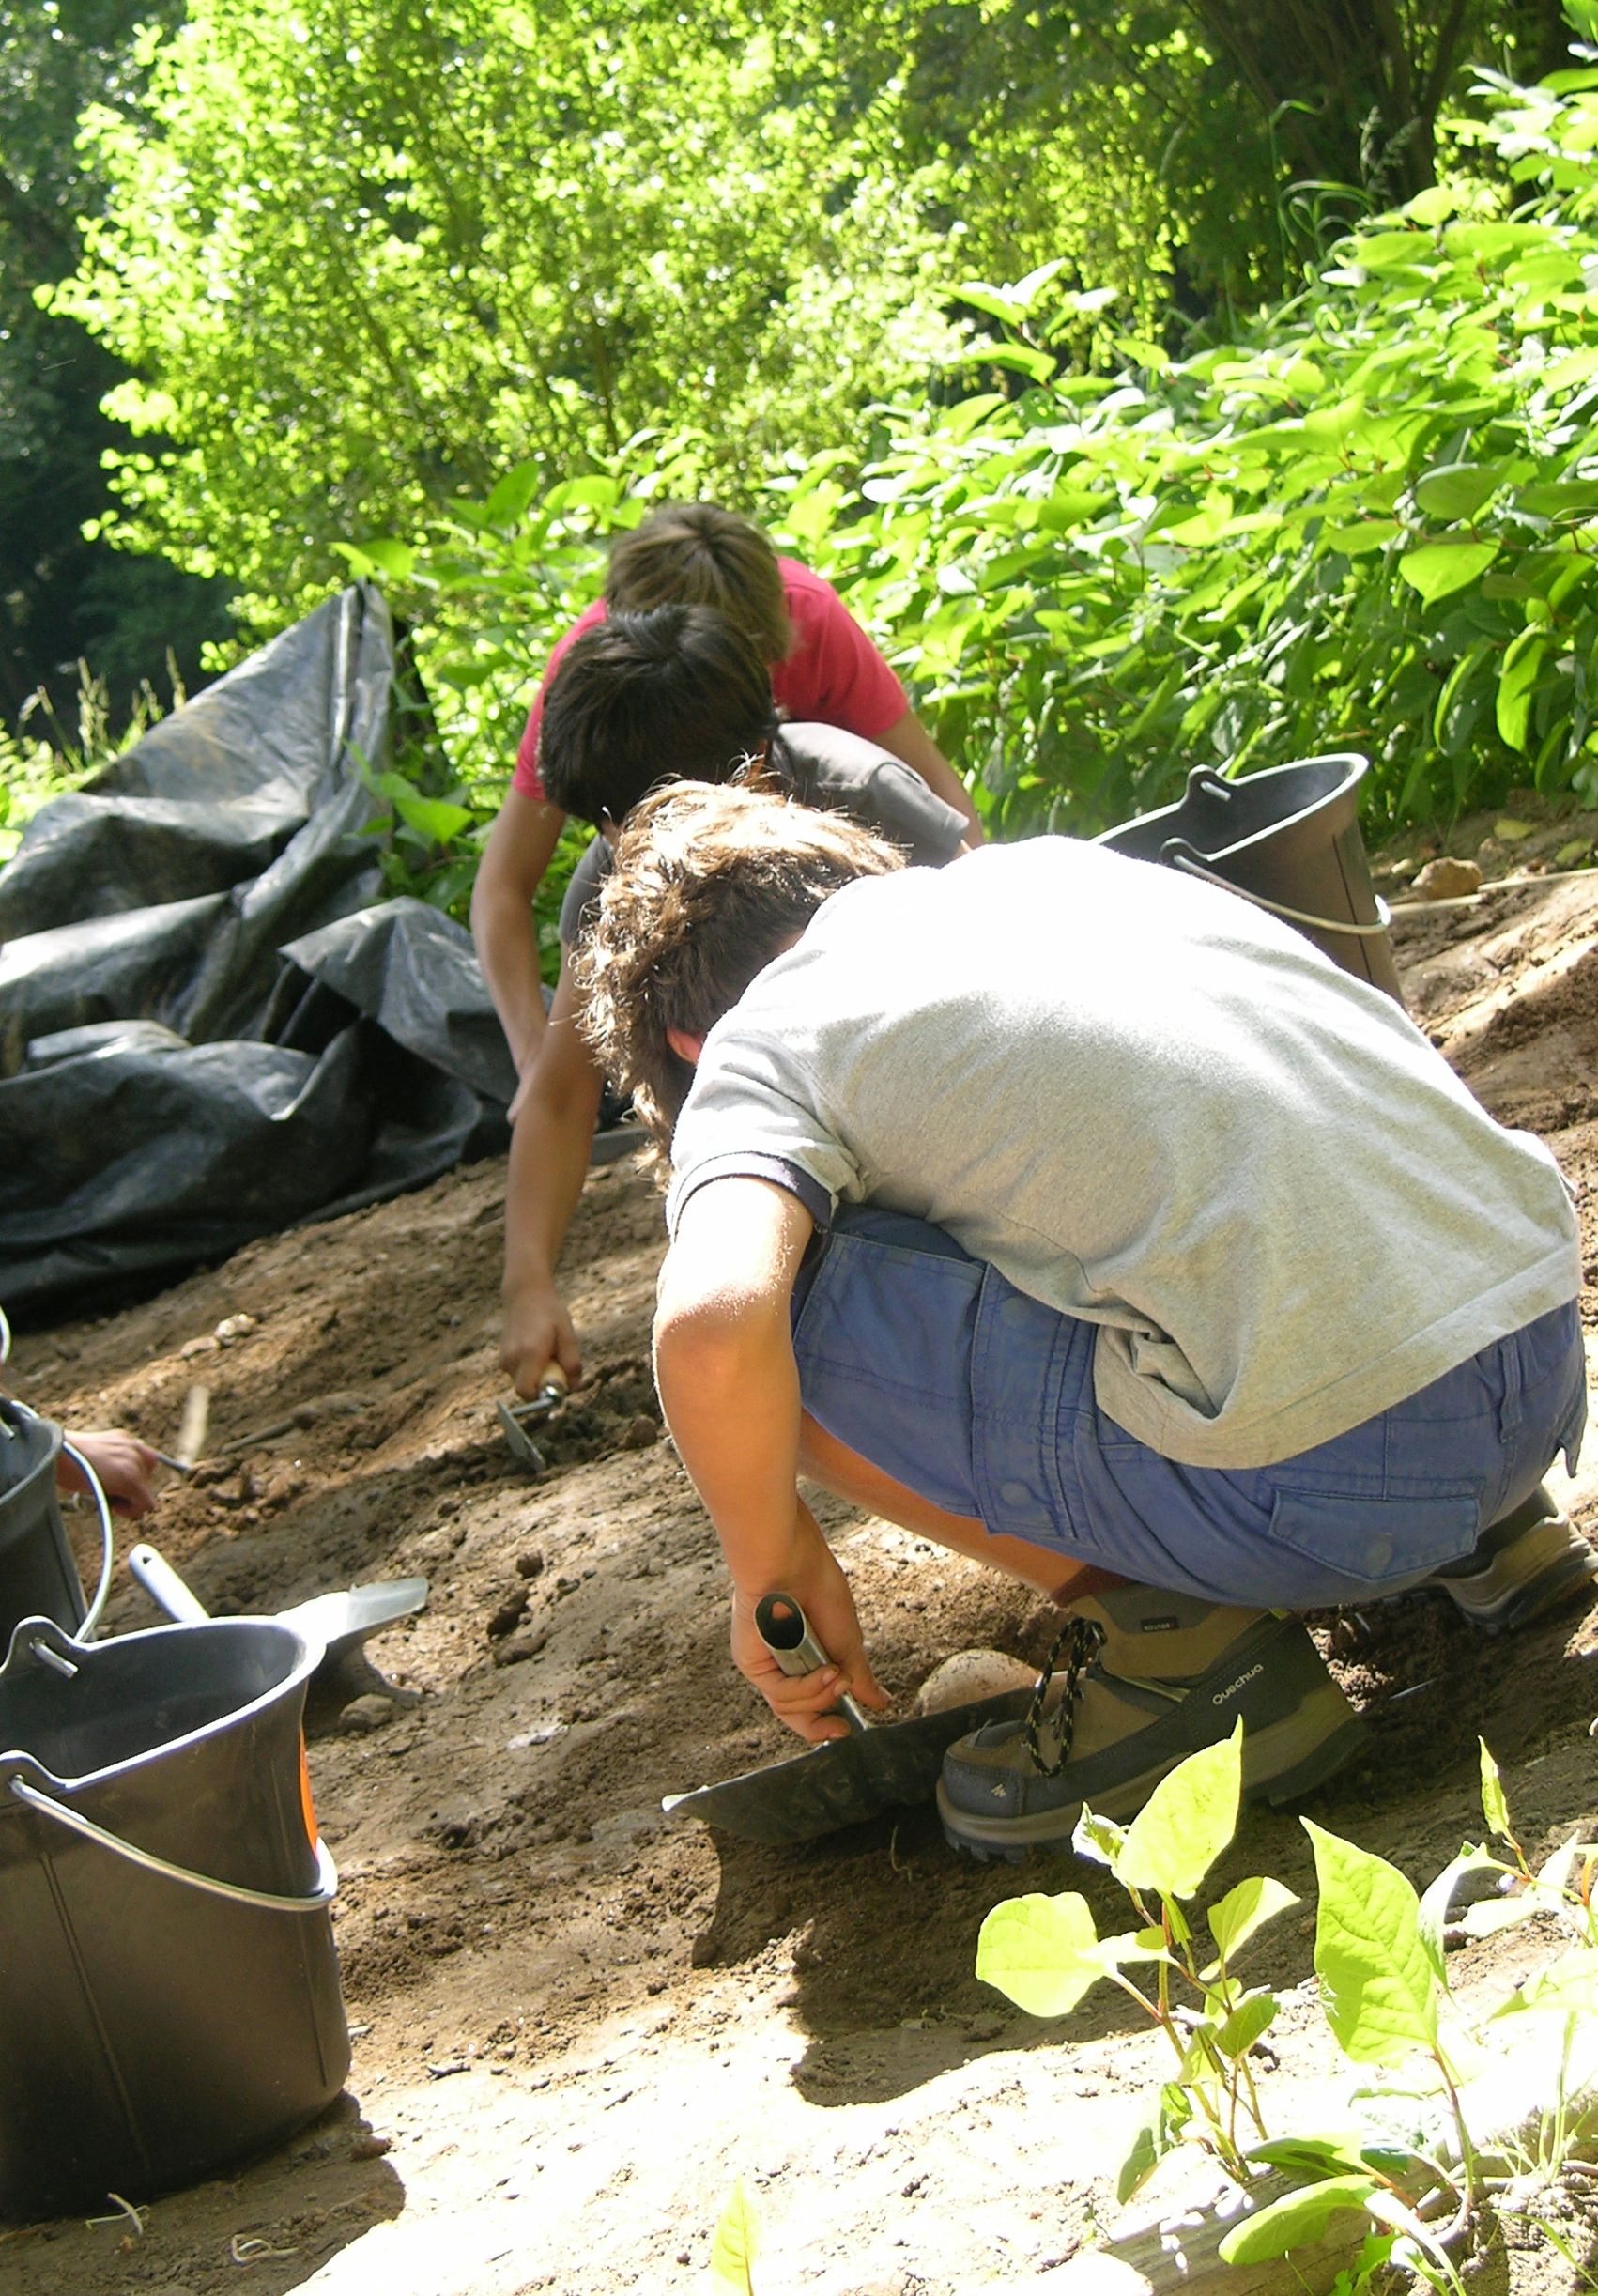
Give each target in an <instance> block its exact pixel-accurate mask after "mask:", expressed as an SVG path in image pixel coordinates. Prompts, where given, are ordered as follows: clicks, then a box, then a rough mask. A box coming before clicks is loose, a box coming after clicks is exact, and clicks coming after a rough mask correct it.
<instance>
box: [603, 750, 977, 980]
mask: <svg viewBox="0 0 1598 2296" xmlns="http://www.w3.org/2000/svg"><path fill="white" fill-rule="evenodd" d="M779 751H780V766H781V770H782V773H783V776H784V778H786V780H787V782H788V784H789V790H790V794H791V795H792V796H794V797H796V798H797V799H798V801H799V803H800V804H801V805H811V806H815V807H817V808H818V809H819V810H821V811H822V812H823V813H847V814H849V815H850V816H851V817H852V819H853V820H855V821H857V822H860V823H861V824H864V826H865V827H866V828H868V829H877V830H880V831H881V832H882V834H883V836H884V837H885V838H888V839H890V840H892V842H893V843H894V844H896V845H897V846H899V849H900V851H901V852H902V853H903V855H904V856H905V858H906V859H907V860H909V861H913V862H926V863H928V864H929V865H930V866H933V867H935V866H936V865H937V864H938V863H940V862H943V861H947V860H949V859H951V858H952V857H953V855H955V854H957V853H958V852H959V851H960V845H961V844H962V842H963V841H964V838H965V830H966V824H965V819H964V816H963V815H962V814H960V813H957V812H956V811H955V809H954V808H953V806H952V805H945V803H944V801H943V799H942V798H941V797H937V796H934V795H933V794H932V792H931V791H930V789H929V788H928V787H927V784H926V782H925V781H923V780H922V778H921V777H920V775H919V774H918V773H913V772H912V771H911V769H910V767H909V766H908V765H905V764H901V763H900V762H899V759H898V758H896V757H891V756H890V755H889V753H888V752H887V750H885V749H882V748H879V747H878V746H877V744H876V743H875V742H868V741H862V739H861V738H860V736H859V734H858V733H846V732H844V731H843V728H842V727H841V726H823V725H809V724H805V725H791V726H784V727H783V729H782V734H781V740H780V744H779ZM614 866H615V863H614V860H613V857H612V855H611V849H610V846H609V843H608V842H607V840H606V839H604V838H602V837H596V838H595V839H594V840H593V842H592V845H591V846H590V847H589V849H588V851H587V852H586V853H585V854H584V855H583V857H582V859H581V860H580V861H579V862H578V863H577V865H576V869H575V870H574V871H572V877H571V882H570V884H569V885H568V886H567V887H566V896H565V899H564V900H563V901H561V940H562V941H564V942H565V943H566V944H567V945H568V947H570V946H573V945H575V944H576V942H577V941H578V940H580V938H581V937H582V933H583V930H584V927H585V925H586V924H587V922H588V919H589V917H590V915H591V913H592V909H593V906H594V904H595V902H597V901H598V899H599V894H600V888H601V886H603V885H604V883H605V880H606V878H607V877H608V876H609V874H610V871H611V870H612V869H613V868H614Z"/></svg>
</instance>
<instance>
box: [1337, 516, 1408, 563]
mask: <svg viewBox="0 0 1598 2296" xmlns="http://www.w3.org/2000/svg"><path fill="white" fill-rule="evenodd" d="M1403 532H1404V529H1403V528H1402V527H1401V526H1400V525H1399V523H1398V520H1397V519H1396V518H1356V519H1355V520H1354V521H1353V523H1352V524H1351V525H1349V526H1328V527H1323V528H1322V530H1321V540H1322V541H1323V542H1324V543H1325V545H1326V547H1327V548H1328V549H1329V550H1341V551H1342V552H1343V554H1344V557H1345V558H1364V557H1367V556H1368V555H1369V554H1370V552H1371V551H1372V550H1385V549H1386V548H1387V546H1388V544H1389V543H1390V542H1396V541H1397V540H1398V538H1399V536H1400V535H1401V534H1402V533H1403Z"/></svg>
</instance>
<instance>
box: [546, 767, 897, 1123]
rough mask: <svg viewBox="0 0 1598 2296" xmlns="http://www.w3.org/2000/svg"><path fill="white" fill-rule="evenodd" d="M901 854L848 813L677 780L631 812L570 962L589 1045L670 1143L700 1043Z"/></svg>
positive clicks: (644, 1119)
mask: <svg viewBox="0 0 1598 2296" xmlns="http://www.w3.org/2000/svg"><path fill="white" fill-rule="evenodd" d="M902 867H903V855H901V854H899V851H898V850H897V849H896V848H895V847H894V846H892V845H890V844H889V843H888V842H887V841H886V840H885V839H884V838H881V837H878V836H876V835H874V834H873V832H872V831H870V830H869V829H864V828H862V827H861V826H860V825H859V824H858V823H857V822H853V821H851V820H849V819H848V817H847V816H846V815H844V814H841V813H823V812H819V811H817V810H816V809H815V808H813V807H811V806H805V805H799V804H797V803H796V802H795V801H794V800H793V799H791V798H789V797H782V796H776V795H773V794H767V793H765V792H763V791H757V790H751V789H739V788H730V787H718V788H712V787H710V786H708V785H707V784H705V783H702V782H698V781H679V782H675V783H673V784H672V786H671V787H670V788H668V789H664V790H660V791H657V792H656V793H655V794H654V795H653V796H650V797H646V798H644V799H643V801H642V802H641V803H640V804H638V806H635V808H634V809H633V810H632V812H631V813H630V814H629V815H628V816H627V822H626V826H625V827H624V828H623V829H622V834H621V837H620V839H619V840H618V841H617V845H616V865H615V868H614V870H613V871H612V872H611V874H610V876H609V878H608V879H607V882H606V886H605V890H604V892H603V894H602V895H601V897H600V901H599V913H598V916H597V917H595V919H594V922H593V924H592V927H591V928H590V929H589V931H588V932H586V933H585V934H584V936H583V938H582V940H581V941H580V942H579V944H578V946H577V948H576V954H575V956H574V959H573V966H574V971H575V974H576V987H577V993H578V996H579V998H580V999H581V1010H580V1015H579V1020H578V1025H579V1026H580V1028H581V1030H582V1033H583V1035H584V1037H585V1038H586V1039H587V1040H588V1041H589V1043H590V1044H591V1045H592V1047H593V1050H594V1053H595V1054H596V1056H598V1059H599V1061H600V1063H601V1065H602V1067H603V1068H604V1069H605V1071H606V1073H607V1076H608V1077H609V1078H610V1080H611V1082H612V1084H613V1085H615V1086H616V1087H617V1088H618V1090H620V1091H624V1092H630V1093H631V1094H632V1096H633V1102H634V1105H635V1107H636V1108H637V1110H638V1116H639V1117H640V1118H641V1120H642V1122H643V1123H644V1124H645V1126H646V1127H647V1128H648V1130H649V1132H650V1133H651V1135H652V1137H653V1140H654V1143H655V1145H656V1147H657V1148H660V1149H662V1150H664V1149H665V1148H667V1147H668V1144H669V1141H670V1137H671V1131H672V1127H673V1126H674V1125H675V1123H676V1121H677V1117H678V1115H679V1113H680V1111H681V1109H682V1106H683V1102H684V1100H685V1099H686V1098H687V1094H688V1086H690V1085H691V1084H692V1083H693V1081H694V1071H693V1067H692V1064H691V1063H690V1062H688V1061H686V1060H684V1059H683V1058H682V1056H680V1055H679V1054H678V1053H676V1052H674V1051H673V1050H672V1047H671V1045H670V1042H669V1040H668V1036H667V1031H668V1029H671V1028H677V1029H681V1030H683V1031H684V1033H685V1034H687V1035H689V1036H694V1037H702V1036H704V1035H705V1034H706V1033H707V1032H708V1031H709V1030H710V1029H711V1028H712V1027H714V1025H715V1023H716V1022H717V1021H718V1020H720V1018H721V1016H722V1014H723V1013H724V1012H729V1011H730V1009H732V1007H733V1006H734V1005H735V1004H736V1003H737V1002H738V999H739V998H740V997H741V996H742V995H743V994H744V992H745V989H746V988H747V987H748V985H749V983H750V981H751V980H753V978H755V975H756V974H757V973H758V972H760V971H761V967H762V966H764V965H766V964H769V963H770V962H771V960H772V958H773V957H775V956H776V954H777V952H778V950H779V949H781V948H783V947H784V946H785V945H786V944H787V943H788V942H790V941H791V940H792V939H793V938H794V937H795V936H796V935H797V934H799V933H801V932H803V931H804V929H805V927H806V926H807V924H808V923H809V921H810V919H811V917H814V915H815V913H816V911H817V910H818V909H819V908H820V907H821V905H822V901H825V900H826V899H827V898H828V896H829V895H830V894H833V893H836V892H837V891H838V890H839V889H840V888H841V887H842V886H846V885H852V884H853V882H854V880H855V879H856V878H857V877H882V876H886V875H887V874H888V873H889V871H893V870H897V869H900V868H902Z"/></svg>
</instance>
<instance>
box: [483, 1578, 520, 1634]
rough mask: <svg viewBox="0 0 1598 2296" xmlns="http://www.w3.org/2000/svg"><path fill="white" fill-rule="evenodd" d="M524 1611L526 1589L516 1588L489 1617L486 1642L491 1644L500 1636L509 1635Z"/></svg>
mask: <svg viewBox="0 0 1598 2296" xmlns="http://www.w3.org/2000/svg"><path fill="white" fill-rule="evenodd" d="M526 1611H527V1589H526V1587H525V1586H518V1587H516V1588H515V1590H514V1591H513V1592H512V1593H511V1594H509V1595H506V1597H505V1599H504V1601H503V1602H502V1603H501V1604H500V1605H499V1609H498V1610H495V1611H494V1612H493V1613H492V1615H491V1616H490V1618H489V1621H488V1640H489V1641H491V1642H497V1641H499V1638H500V1636H501V1635H506V1634H509V1633H510V1631H511V1628H512V1627H513V1626H520V1624H521V1622H522V1619H523V1617H524V1616H525V1615H526Z"/></svg>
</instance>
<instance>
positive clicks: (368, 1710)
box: [338, 1690, 394, 1737]
mask: <svg viewBox="0 0 1598 2296" xmlns="http://www.w3.org/2000/svg"><path fill="white" fill-rule="evenodd" d="M393 1718H394V1702H393V1700H392V1698H384V1697H383V1696H381V1694H380V1693H379V1692H377V1691H376V1690H369V1691H367V1692H366V1694H365V1696H364V1697H361V1698H352V1699H351V1700H350V1702H349V1703H348V1705H347V1706H345V1707H343V1708H342V1709H341V1710H340V1713H339V1718H338V1726H339V1728H340V1730H342V1731H343V1732H345V1734H346V1735H347V1736H349V1737H360V1736H361V1735H363V1734H364V1733H366V1732H367V1731H370V1730H381V1729H382V1727H383V1724H384V1723H385V1722H392V1720H393Z"/></svg>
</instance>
